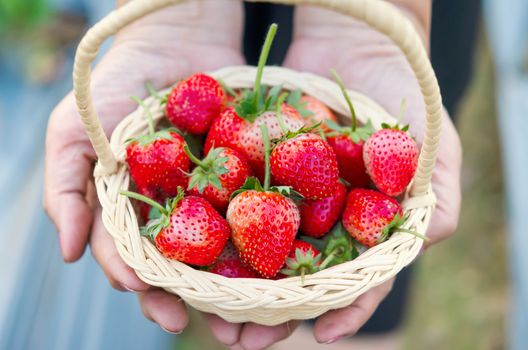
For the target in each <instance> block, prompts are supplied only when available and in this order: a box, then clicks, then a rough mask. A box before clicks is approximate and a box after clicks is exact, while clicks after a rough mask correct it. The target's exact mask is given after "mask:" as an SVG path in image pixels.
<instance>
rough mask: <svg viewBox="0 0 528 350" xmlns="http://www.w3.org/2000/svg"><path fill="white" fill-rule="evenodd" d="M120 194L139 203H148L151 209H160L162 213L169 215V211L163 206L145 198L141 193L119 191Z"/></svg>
mask: <svg viewBox="0 0 528 350" xmlns="http://www.w3.org/2000/svg"><path fill="white" fill-rule="evenodd" d="M119 194H121V195H123V196H126V197H129V198H134V199H137V200H138V201H141V202H144V203H147V204H148V205H150V206H151V207H154V208H156V209H158V210H159V212H160V213H162V214H165V215H168V213H167V210H166V209H165V208H164V207H163V206H162V205H161V204H159V203H158V202H156V201H155V200H153V199H150V198H148V197H145V196H143V195H141V194H139V193H135V192H130V191H119Z"/></svg>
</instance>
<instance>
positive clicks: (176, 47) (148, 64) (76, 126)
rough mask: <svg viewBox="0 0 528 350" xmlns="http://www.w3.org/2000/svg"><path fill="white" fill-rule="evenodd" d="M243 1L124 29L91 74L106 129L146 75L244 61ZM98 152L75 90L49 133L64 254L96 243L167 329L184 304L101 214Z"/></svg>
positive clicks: (52, 193) (212, 0)
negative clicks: (158, 284)
mask: <svg viewBox="0 0 528 350" xmlns="http://www.w3.org/2000/svg"><path fill="white" fill-rule="evenodd" d="M241 36H242V5H241V4H240V3H237V2H234V1H230V0H207V1H200V2H189V3H186V4H183V5H179V6H177V7H171V8H167V9H164V10H161V11H159V12H157V13H155V14H152V15H150V16H148V17H146V18H144V19H141V20H139V21H137V22H136V23H134V24H132V25H131V26H129V27H127V28H126V29H124V30H123V31H121V32H120V33H119V34H118V35H117V36H116V38H115V41H114V43H113V45H112V47H111V49H110V50H109V51H108V53H107V54H106V55H105V56H104V58H103V59H102V60H101V62H100V63H99V64H98V65H97V68H96V69H95V71H94V73H93V75H92V90H93V99H94V103H95V106H96V110H97V112H98V114H99V115H100V117H101V122H102V125H103V128H104V130H105V132H106V133H107V135H110V134H111V133H112V130H113V129H114V128H115V126H116V125H117V124H118V123H119V122H120V121H121V119H123V118H124V117H125V116H126V115H127V114H129V113H130V112H132V111H133V110H134V109H135V108H136V105H135V103H134V102H133V101H131V100H130V99H129V96H130V95H137V96H142V97H144V96H146V95H147V92H146V91H145V88H144V86H145V82H147V81H150V82H151V83H152V84H153V85H154V86H155V87H156V88H162V87H167V86H169V85H171V84H173V83H174V82H175V81H177V80H179V79H181V78H183V77H186V76H188V75H190V74H192V73H194V72H198V71H207V70H213V69H217V68H220V67H224V66H227V65H237V64H243V58H242V55H241V53H240V42H241ZM95 159H96V156H95V154H94V151H93V149H92V146H91V144H90V142H89V141H88V138H87V136H86V133H85V131H84V128H83V126H82V124H81V121H80V118H79V115H78V114H77V111H76V106H75V102H74V99H73V96H72V94H69V95H68V96H67V97H66V98H65V99H64V100H63V101H62V102H61V103H60V104H59V105H58V106H57V107H56V109H55V110H54V111H53V113H52V115H51V117H50V120H49V125H48V133H47V138H46V180H45V198H44V205H45V208H46V211H47V212H48V214H49V216H50V217H51V219H52V220H53V222H54V223H55V225H56V227H57V231H58V232H59V239H60V245H61V251H62V255H63V257H64V260H65V261H67V262H73V261H75V260H77V259H79V258H80V257H81V256H82V254H83V252H84V250H85V247H86V245H87V243H88V242H90V246H91V251H92V254H93V256H94V257H95V259H96V260H97V261H98V262H99V264H100V265H101V267H102V269H103V270H104V272H105V274H106V276H107V277H108V279H109V281H110V283H111V284H112V285H113V286H114V287H115V288H116V289H119V290H134V291H136V292H139V295H140V297H139V299H140V301H141V304H142V309H143V311H144V313H145V315H146V316H147V317H148V318H150V319H152V320H154V321H156V322H157V323H159V325H160V326H161V327H162V328H164V329H166V330H169V331H172V332H177V331H180V330H182V329H183V328H184V327H185V325H186V323H187V313H186V310H185V306H184V304H183V303H181V302H180V300H179V299H178V298H177V297H176V296H174V295H170V294H168V293H165V292H163V291H161V290H159V289H149V286H148V285H146V284H145V283H144V282H142V281H141V280H140V279H139V278H138V277H137V276H136V274H135V273H134V271H133V270H132V269H131V268H129V267H128V266H127V265H126V264H125V263H124V262H123V261H122V259H121V258H120V257H119V255H118V253H117V251H116V249H115V246H114V243H113V241H112V239H111V237H110V235H108V234H107V232H106V231H105V229H104V227H103V225H102V222H101V208H100V206H99V205H98V201H97V199H95V198H94V191H93V183H92V168H93V164H94V162H95Z"/></svg>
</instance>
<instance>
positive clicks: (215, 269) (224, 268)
mask: <svg viewBox="0 0 528 350" xmlns="http://www.w3.org/2000/svg"><path fill="white" fill-rule="evenodd" d="M209 272H211V273H216V274H217V275H222V276H224V277H230V278H259V277H260V276H259V275H258V274H257V273H256V272H255V271H253V270H252V269H251V268H250V267H248V266H247V265H246V264H244V263H243V262H242V260H240V257H239V256H238V252H237V250H236V249H235V246H234V245H233V244H232V243H231V242H227V244H226V246H225V248H224V251H223V252H222V254H220V256H219V257H218V260H216V262H215V263H214V264H213V265H211V267H209Z"/></svg>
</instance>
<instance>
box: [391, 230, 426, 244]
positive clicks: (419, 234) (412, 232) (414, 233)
mask: <svg viewBox="0 0 528 350" xmlns="http://www.w3.org/2000/svg"><path fill="white" fill-rule="evenodd" d="M393 232H406V233H409V234H411V235H413V236H416V237H418V238H421V239H423V240H424V241H428V240H429V237H427V236H425V235H422V234H421V233H418V232H416V231H412V230H408V229H406V228H402V227H398V228H396V229H395V230H394V231H393Z"/></svg>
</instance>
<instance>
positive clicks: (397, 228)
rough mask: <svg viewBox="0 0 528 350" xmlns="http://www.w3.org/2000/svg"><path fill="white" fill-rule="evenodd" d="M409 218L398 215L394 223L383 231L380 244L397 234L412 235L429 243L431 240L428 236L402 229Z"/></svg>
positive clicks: (393, 220)
mask: <svg viewBox="0 0 528 350" xmlns="http://www.w3.org/2000/svg"><path fill="white" fill-rule="evenodd" d="M408 218H409V215H400V214H399V213H398V214H396V215H395V216H394V218H393V219H392V221H391V222H390V223H389V224H388V225H387V226H385V227H384V228H383V230H382V231H381V235H380V237H379V238H378V243H383V242H385V241H386V240H387V239H388V238H389V237H390V236H391V235H392V234H393V233H395V232H406V233H410V234H411V235H413V236H416V237H418V238H421V239H423V240H424V241H428V240H429V238H428V237H427V236H424V235H423V234H421V233H418V232H416V231H412V230H409V229H406V228H403V227H402V226H403V225H404V224H405V222H406V221H407V219H408Z"/></svg>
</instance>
